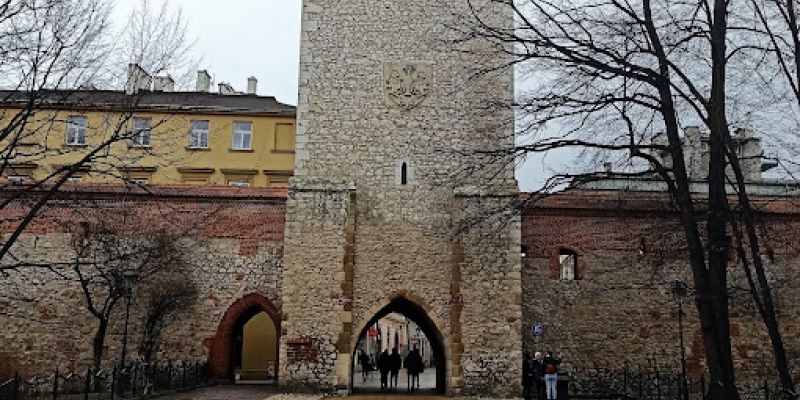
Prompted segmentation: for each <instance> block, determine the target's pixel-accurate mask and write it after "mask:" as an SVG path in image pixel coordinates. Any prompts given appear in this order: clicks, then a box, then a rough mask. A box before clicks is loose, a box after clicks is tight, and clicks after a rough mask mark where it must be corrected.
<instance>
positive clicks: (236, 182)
mask: <svg viewBox="0 0 800 400" xmlns="http://www.w3.org/2000/svg"><path fill="white" fill-rule="evenodd" d="M228 186H236V187H250V181H248V180H245V179H228Z"/></svg>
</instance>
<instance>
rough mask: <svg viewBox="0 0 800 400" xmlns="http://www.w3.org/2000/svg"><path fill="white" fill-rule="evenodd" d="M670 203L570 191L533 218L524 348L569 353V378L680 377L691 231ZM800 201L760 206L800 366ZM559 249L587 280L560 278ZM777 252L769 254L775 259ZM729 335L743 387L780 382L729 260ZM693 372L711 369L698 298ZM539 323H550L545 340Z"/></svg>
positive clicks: (525, 228)
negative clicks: (600, 374)
mask: <svg viewBox="0 0 800 400" xmlns="http://www.w3.org/2000/svg"><path fill="white" fill-rule="evenodd" d="M667 200H668V199H667V198H666V197H665V196H661V195H658V194H648V193H643V192H639V193H636V192H622V191H619V192H600V191H596V192H588V191H583V192H572V193H567V194H563V195H558V196H554V197H552V198H549V199H546V200H544V201H542V202H541V203H539V204H537V205H535V206H533V207H532V208H530V209H528V210H527V211H526V213H525V216H524V218H523V224H522V238H523V239H522V243H523V245H524V246H525V247H524V250H525V251H526V252H527V256H526V257H525V259H524V264H523V275H522V276H523V296H524V301H523V306H524V320H525V322H524V338H525V351H526V352H527V353H530V354H533V352H535V351H543V352H544V351H553V352H555V353H558V352H563V354H564V357H565V360H564V362H565V363H566V365H567V368H568V369H584V368H591V367H593V366H595V365H599V366H601V367H607V368H622V367H623V366H624V365H625V364H626V363H627V364H628V365H629V366H630V367H631V368H636V367H644V368H649V367H651V366H652V364H653V361H654V360H655V361H656V363H657V364H659V365H658V366H659V368H662V370H664V369H668V370H671V371H679V370H680V367H679V360H680V346H679V336H678V320H677V305H676V303H675V302H674V301H673V299H672V295H671V291H670V289H671V286H672V283H673V282H674V280H676V279H679V280H682V281H683V282H686V283H687V284H688V285H689V286H690V287H691V275H690V271H689V267H688V261H687V258H686V257H687V252H686V245H685V240H684V239H683V231H682V228H681V226H680V224H679V221H678V220H677V216H676V214H675V213H673V212H672V211H670V209H669V207H668V204H667ZM797 206H798V204H797V203H796V200H793V199H791V198H784V199H770V200H769V201H765V202H763V203H760V207H759V208H760V209H761V215H760V220H761V222H762V223H763V225H762V227H761V231H762V233H763V235H764V237H763V239H762V245H763V246H764V248H765V252H766V254H765V261H766V266H767V269H768V273H769V278H770V279H771V284H772V285H773V289H774V294H775V296H776V303H777V309H778V315H779V319H780V323H781V329H782V332H783V335H784V340H785V344H786V348H787V351H788V358H789V360H791V362H792V363H793V364H795V365H796V366H797V364H798V360H800V336H798V332H799V331H798V328H800V326H799V325H800V309H798V308H797V307H795V303H796V301H795V299H796V298H797V296H798V295H800V292H799V290H800V289H798V288H800V281H799V280H798V272H799V271H798V269H800V262H798V258H797V257H798V255H800V254H798V250H799V249H798V247H797V243H798V234H800V218H798V214H797V210H798V208H797ZM559 249H568V250H572V251H575V252H576V253H577V254H578V271H577V276H578V279H577V280H574V281H562V280H560V279H559V264H558V254H559ZM770 254H771V255H770ZM729 265H730V269H729V280H730V285H731V292H730V293H731V336H732V338H733V352H734V357H735V361H736V364H737V377H738V379H739V380H741V381H748V380H750V381H751V382H755V383H761V382H763V380H762V378H763V377H766V376H769V377H771V378H774V377H775V376H777V374H776V373H775V371H774V367H773V365H774V360H773V359H772V355H771V354H772V351H771V348H770V345H769V340H768V338H767V334H766V329H765V327H764V325H763V323H762V322H761V320H760V318H759V317H758V315H757V312H756V310H755V306H754V305H753V302H752V299H751V298H750V294H749V292H748V290H747V283H746V281H745V279H744V276H743V273H742V271H741V269H740V268H739V267H737V264H736V260H735V258H734V254H733V253H732V254H731V255H730V261H729ZM684 311H685V313H686V315H685V328H684V329H685V330H684V332H685V338H686V342H685V343H686V348H685V350H686V355H687V360H688V362H687V365H688V370H689V373H690V375H691V376H693V377H695V378H697V377H699V376H700V375H701V374H703V373H704V372H705V366H704V353H703V351H704V350H703V343H702V335H701V332H700V328H699V322H698V320H697V309H696V307H695V305H694V302H693V298H692V296H691V295H689V296H687V298H686V300H685V302H684ZM533 324H541V325H542V326H543V334H542V335H541V336H539V337H536V336H534V335H533V334H532V333H531V327H532V325H533Z"/></svg>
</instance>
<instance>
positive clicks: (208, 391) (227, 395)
mask: <svg viewBox="0 0 800 400" xmlns="http://www.w3.org/2000/svg"><path fill="white" fill-rule="evenodd" d="M275 392H276V389H275V387H274V386H269V385H219V386H211V387H207V388H202V389H197V390H192V391H189V392H183V393H174V394H171V395H167V396H162V397H158V399H159V400H264V399H266V398H267V397H270V396H271V395H273V394H275Z"/></svg>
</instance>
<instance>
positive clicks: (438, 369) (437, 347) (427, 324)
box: [349, 296, 447, 394]
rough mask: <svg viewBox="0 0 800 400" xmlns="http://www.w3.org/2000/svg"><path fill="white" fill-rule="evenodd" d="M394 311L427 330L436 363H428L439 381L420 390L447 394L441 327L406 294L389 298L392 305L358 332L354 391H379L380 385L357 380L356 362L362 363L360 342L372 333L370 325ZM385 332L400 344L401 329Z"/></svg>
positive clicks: (352, 380) (352, 375) (353, 357)
mask: <svg viewBox="0 0 800 400" xmlns="http://www.w3.org/2000/svg"><path fill="white" fill-rule="evenodd" d="M393 314H396V315H402V316H403V317H405V318H407V319H408V320H410V321H412V322H413V323H414V324H415V325H416V326H417V327H418V328H419V330H421V331H422V333H424V336H425V339H426V341H427V342H426V346H427V348H428V349H429V351H430V352H431V354H430V359H431V360H432V362H433V363H434V365H432V366H428V368H429V369H431V370H433V371H435V374H436V377H435V385H434V387H432V388H429V389H428V390H424V391H420V392H417V393H421V394H427V393H430V392H433V393H436V394H445V393H446V391H447V388H446V382H447V360H446V357H445V351H444V338H443V336H442V334H441V332H440V330H439V328H438V327H437V326H436V324H435V323H434V322H433V321H432V320H431V318H430V317H429V316H428V314H427V312H425V310H424V309H423V308H422V307H421V306H419V305H418V304H416V303H414V302H413V301H411V300H409V299H407V298H405V297H402V296H401V297H396V298H394V299H393V300H391V301H390V302H389V304H388V305H386V306H385V307H383V308H382V309H380V311H378V312H377V313H376V314H375V315H374V316H373V317H372V318H371V319H370V320H369V321H367V323H365V324H364V326H363V328H362V329H361V332H359V333H358V339H357V340H356V343H355V346H353V353H352V354H351V360H353V362H351V365H350V385H349V386H350V391H351V392H352V393H365V392H366V393H369V392H375V391H379V389H375V388H372V387H370V388H366V387H359V385H357V384H354V383H355V379H356V378H360V376H358V377H357V376H356V375H358V374H357V372H356V368H355V364H356V363H358V356H359V353H358V352H359V349H360V348H363V347H362V346H360V344H361V343H362V342H363V341H364V340H365V338H367V337H368V335H369V333H370V329H374V328H373V327H374V326H375V325H376V324H377V323H378V321H380V320H381V319H383V318H385V317H387V316H389V315H393ZM383 334H389V335H391V336H392V337H391V340H390V341H389V342H390V343H392V345H393V346H394V345H397V343H398V342H401V340H400V339H399V335H398V332H397V331H393V332H391V333H390V332H384V333H383ZM408 345H409V346H411V345H413V344H412V343H409V344H408ZM403 374H405V371H401V375H403ZM375 376H376V378H374V379H376V380H377V379H379V378H378V376H379V374H378V372H377V371H376V372H375ZM373 386H374V385H373ZM399 389H400V390H399V391H400V392H404V391H405V387H399Z"/></svg>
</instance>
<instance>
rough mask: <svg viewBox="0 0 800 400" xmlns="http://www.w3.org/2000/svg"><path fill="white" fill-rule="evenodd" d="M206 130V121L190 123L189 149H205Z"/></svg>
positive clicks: (206, 145)
mask: <svg viewBox="0 0 800 400" xmlns="http://www.w3.org/2000/svg"><path fill="white" fill-rule="evenodd" d="M208 130H209V122H208V121H192V122H191V129H190V131H189V147H190V148H192V149H207V148H208Z"/></svg>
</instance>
